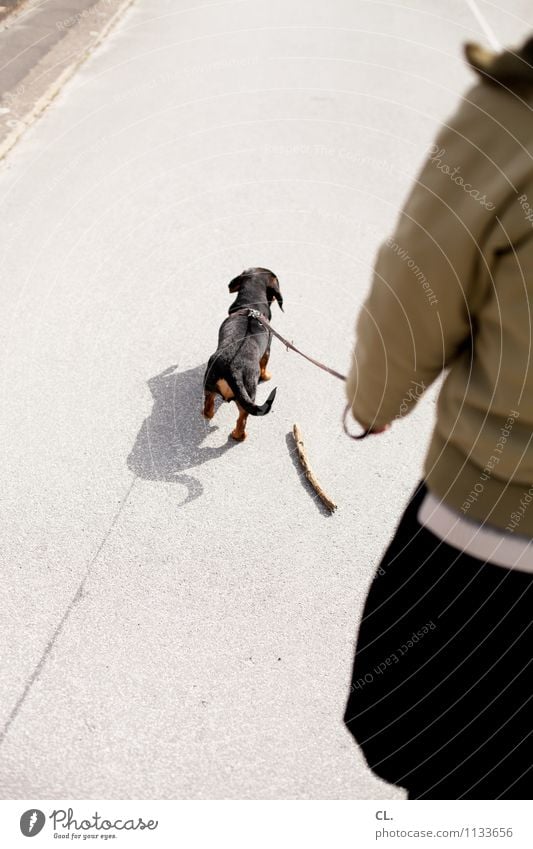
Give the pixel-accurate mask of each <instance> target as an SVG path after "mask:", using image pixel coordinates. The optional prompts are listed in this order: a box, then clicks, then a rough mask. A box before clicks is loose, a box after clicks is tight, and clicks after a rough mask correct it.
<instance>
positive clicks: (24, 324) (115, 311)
mask: <svg viewBox="0 0 533 849" xmlns="http://www.w3.org/2000/svg"><path fill="white" fill-rule="evenodd" d="M528 6H529V4H528V3H527V2H525V0H524V2H521V0H513V2H510V3H507V4H506V10H505V11H503V10H498V9H497V7H496V6H495V5H493V4H488V3H486V4H485V3H481V5H480V6H479V7H478V6H477V5H475V4H468V3H467V2H465V0H446V2H444V3H443V2H436V0H431V1H430V2H429V0H409V2H408V3H407V2H400V0H396V2H394V0H389V2H369V1H368V0H327V2H326V0H323V2H318V0H269V2H260V0H237V2H207V3H203V2H202V3H201V2H192V3H191V2H182V0H137V3H136V4H135V5H134V6H133V7H132V9H131V10H130V11H129V12H128V13H127V14H126V16H125V17H124V19H123V20H122V22H121V24H120V25H119V26H118V27H117V29H116V30H115V31H114V32H113V34H112V35H111V36H110V37H109V38H108V40H107V41H106V42H105V44H104V45H103V46H102V47H100V48H99V49H98V50H97V51H96V53H95V54H94V55H93V56H92V57H91V58H90V60H89V61H88V62H87V63H86V64H85V65H84V66H82V68H81V69H80V71H79V72H78V73H77V75H76V77H75V78H74V79H73V80H72V81H71V82H70V83H69V84H68V85H67V86H66V88H65V89H64V91H63V93H62V94H61V96H60V97H58V98H57V100H56V101H55V102H54V104H53V105H52V107H51V108H50V109H49V110H48V111H47V113H46V114H45V116H44V117H43V118H42V119H41V120H40V121H39V122H38V123H37V124H36V125H35V126H34V127H33V128H32V129H31V130H30V131H29V132H28V133H27V134H26V136H25V137H24V139H23V140H22V141H21V142H20V143H19V145H18V146H17V148H16V149H15V150H14V151H12V153H11V154H10V155H9V157H8V159H7V160H6V162H5V163H4V164H3V168H2V171H1V173H0V197H1V207H0V208H1V220H2V236H3V238H2V243H1V246H0V251H1V256H0V259H1V267H2V278H3V284H2V304H3V308H2V311H1V314H0V333H1V341H2V353H3V359H2V371H1V390H2V397H1V409H2V415H1V419H0V445H1V452H2V470H3V474H2V478H3V482H2V487H1V492H0V500H1V511H2V517H3V519H2V535H3V543H2V560H3V565H2V599H1V601H2V611H3V616H2V618H1V621H0V645H1V646H2V664H1V668H0V676H1V677H0V693H1V697H0V711H1V717H0V719H1V721H2V724H3V726H4V734H3V737H2V746H1V751H0V789H1V794H2V796H3V797H5V798H17V797H26V798H28V797H33V798H39V797H40V798H58V797H63V798H135V797H138V798H144V797H147V798H150V797H155V798H181V797H184V798H221V797H225V798H227V797H230V798H299V799H305V798H371V797H375V798H400V797H401V796H402V791H400V790H398V789H396V788H391V787H389V786H387V785H385V784H383V783H381V782H379V781H378V780H376V779H375V778H374V777H373V776H372V775H371V774H370V773H369V771H368V769H367V768H366V766H365V764H364V762H363V759H362V757H361V756H360V755H359V753H358V751H357V749H356V748H355V746H354V745H353V744H352V742H351V739H350V738H349V736H348V735H347V733H346V732H345V731H344V729H343V726H342V723H341V715H342V711H343V704H344V700H345V695H346V688H347V683H348V678H349V671H350V664H351V658H352V651H353V641H354V637H355V633H356V627H357V621H358V617H359V616H360V612H361V607H362V603H363V600H364V596H365V592H366V590H367V587H368V585H369V582H370V580H371V576H372V571H373V568H374V567H375V565H376V562H377V559H378V557H379V555H380V552H381V551H382V549H383V547H384V546H385V544H386V541H387V540H388V538H389V536H390V534H391V532H392V530H393V527H394V524H395V521H396V519H397V517H398V516H399V514H400V511H401V509H402V506H403V505H404V504H405V501H406V499H407V497H408V494H409V492H410V490H411V489H412V487H413V485H414V484H415V482H416V481H417V479H418V478H419V476H420V470H421V463H422V458H423V451H424V444H425V441H426V438H427V436H428V434H429V431H430V428H431V423H432V418H433V409H434V400H433V397H432V396H431V395H430V396H429V397H427V398H426V399H425V400H424V402H423V403H422V404H421V405H420V408H419V409H418V411H417V412H416V413H415V414H414V415H413V416H411V417H410V418H409V419H408V420H406V421H404V422H402V423H401V424H397V425H395V427H394V428H393V430H392V431H391V432H390V433H388V434H387V435H385V436H383V437H380V438H375V439H372V440H369V441H368V442H366V443H364V444H355V443H353V444H352V443H350V442H349V440H347V439H346V438H345V437H344V436H343V435H342V432H341V428H340V424H339V417H340V411H341V408H342V405H343V394H342V386H341V385H340V384H338V383H337V382H336V381H334V380H333V379H332V378H330V377H328V376H327V375H323V374H321V373H320V372H318V371H316V370H315V369H313V368H312V367H311V366H309V365H307V364H306V363H305V362H304V361H302V360H300V359H298V358H297V357H296V356H295V355H294V354H292V353H287V352H285V351H284V349H283V348H282V347H281V346H280V345H278V344H277V343H275V347H274V353H273V358H272V371H273V374H274V383H275V384H276V385H277V386H278V397H277V399H276V402H275V406H274V409H273V412H272V414H271V415H270V416H268V417H267V418H265V419H262V420H254V421H251V422H250V428H249V431H250V434H249V439H248V441H247V442H246V443H245V444H242V445H235V444H228V442H227V437H228V433H229V430H230V429H231V427H232V426H233V422H234V419H235V414H234V410H233V405H226V406H225V407H224V408H223V409H221V410H220V412H219V414H218V415H217V417H216V418H215V419H214V421H213V423H212V425H206V423H205V422H204V421H203V420H202V419H201V418H200V404H201V373H202V366H203V364H204V363H205V362H206V360H207V358H208V356H209V355H210V353H211V352H212V350H213V349H214V347H215V341H216V333H217V328H218V325H219V323H220V321H221V320H222V317H223V316H224V314H225V311H226V310H227V307H228V304H229V297H228V293H227V282H228V280H229V279H230V278H231V277H233V276H234V275H235V274H236V273H238V272H239V271H240V270H241V269H242V268H245V267H247V266H250V265H265V266H267V267H270V268H272V269H274V270H275V271H276V273H277V274H278V276H279V279H280V281H281V285H282V289H283V294H284V297H285V304H286V312H285V314H284V315H282V314H281V313H279V314H278V313H275V323H276V326H277V327H278V328H279V330H280V331H281V332H285V333H286V334H288V335H289V336H290V337H291V338H293V339H294V340H295V342H297V343H299V344H301V346H303V347H304V348H306V349H307V350H309V351H310V352H312V353H314V355H315V356H318V357H320V358H324V359H326V360H327V361H328V362H329V363H330V364H331V365H332V366H333V367H336V368H338V369H340V370H343V369H346V368H347V366H348V360H349V350H350V345H351V339H352V327H353V319H354V316H355V313H356V311H357V309H358V307H359V306H360V304H361V301H362V298H363V297H364V294H365V291H366V289H367V286H368V281H369V273H370V267H371V262H372V258H373V255H374V253H375V250H376V247H377V245H378V243H379V241H380V240H381V239H382V238H383V237H384V236H385V235H386V234H387V232H388V231H389V230H390V228H391V227H392V225H393V222H394V219H395V215H396V213H397V210H398V206H399V204H400V203H401V201H402V199H403V198H404V196H405V193H406V191H407V190H408V186H409V183H410V180H411V179H412V177H413V175H414V174H415V173H416V170H417V168H418V165H419V163H420V161H421V158H422V157H423V155H424V152H425V150H426V149H427V147H428V145H429V143H430V142H431V140H432V137H433V136H434V133H435V131H436V128H437V127H438V125H439V123H440V122H441V121H442V120H443V119H445V117H446V115H447V114H448V113H449V112H450V111H451V109H452V108H453V107H454V104H455V102H456V100H457V97H458V96H459V94H460V93H461V92H462V91H464V89H465V87H466V86H467V85H468V84H469V82H470V80H471V76H470V74H469V73H468V71H467V70H466V68H465V66H464V64H463V61H462V58H461V43H462V42H464V41H465V40H468V39H477V40H486V39H487V38H488V37H490V36H491V32H492V33H493V34H494V35H495V36H496V37H497V38H498V39H499V40H501V41H502V42H505V41H508V40H514V39H516V38H518V37H520V36H521V35H522V34H523V33H525V32H527V31H528V29H529V28H530V27H531V23H532V18H533V15H532V13H531V9H530V8H529V9H528ZM478 8H479V9H481V11H482V17H481V18H480V17H479V15H477V16H476V14H475V12H476V10H477V9H478ZM487 22H488V26H489V27H490V28H491V29H490V30H487V28H486V25H487ZM484 26H485V30H484V29H483V27H484ZM266 390H267V387H264V388H263V389H261V390H260V397H263V394H264V395H266V394H267V391H266ZM294 421H298V422H299V423H300V425H301V428H302V430H303V433H304V436H305V438H306V442H307V445H308V449H309V452H310V455H311V458H312V461H313V465H314V467H315V469H316V471H317V473H318V475H319V477H320V478H321V480H322V481H323V483H324V486H325V487H326V489H327V490H328V491H329V492H330V493H331V494H332V496H333V497H334V498H335V499H336V500H337V502H338V504H339V505H340V507H339V510H338V513H337V514H336V515H335V516H332V517H327V516H325V515H324V514H323V513H322V512H321V510H320V509H319V508H318V507H317V504H316V502H315V501H314V500H313V498H312V497H311V495H310V493H309V492H308V490H307V489H306V488H305V486H304V485H303V482H302V480H301V477H300V476H299V474H298V471H297V469H296V468H295V465H294V453H293V449H292V446H291V445H290V440H289V441H287V434H289V432H290V430H291V427H292V424H293V422H294ZM408 636H409V635H407V634H406V638H407V637H408Z"/></svg>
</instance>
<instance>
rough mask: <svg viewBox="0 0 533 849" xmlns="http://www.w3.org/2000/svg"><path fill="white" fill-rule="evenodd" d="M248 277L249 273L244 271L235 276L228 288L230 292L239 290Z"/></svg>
mask: <svg viewBox="0 0 533 849" xmlns="http://www.w3.org/2000/svg"><path fill="white" fill-rule="evenodd" d="M246 277H247V275H246V272H244V271H243V272H242V273H241V274H239V276H238V277H234V278H233V280H232V281H231V283H230V284H229V286H228V289H229V290H230V292H238V291H239V289H240V288H241V286H242V284H243V283H244V281H245V280H246Z"/></svg>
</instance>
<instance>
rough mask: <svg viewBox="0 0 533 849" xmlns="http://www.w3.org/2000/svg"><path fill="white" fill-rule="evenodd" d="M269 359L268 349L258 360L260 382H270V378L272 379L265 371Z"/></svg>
mask: <svg viewBox="0 0 533 849" xmlns="http://www.w3.org/2000/svg"><path fill="white" fill-rule="evenodd" d="M269 357H270V348H268V349H267V350H266V351H265V353H264V354H263V356H262V357H261V359H260V360H259V368H260V369H261V373H260V375H259V376H260V378H261V380H270V378H271V377H272V375H271V374H270V372H268V371H267V370H266V368H267V365H268V360H269Z"/></svg>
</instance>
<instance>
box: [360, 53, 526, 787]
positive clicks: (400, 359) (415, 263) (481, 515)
mask: <svg viewBox="0 0 533 849" xmlns="http://www.w3.org/2000/svg"><path fill="white" fill-rule="evenodd" d="M466 55H467V59H468V61H469V63H470V65H471V67H472V68H473V69H474V71H475V72H476V74H477V75H478V82H477V84H476V85H475V86H474V87H473V88H472V89H471V90H470V91H469V92H468V93H467V94H466V95H465V97H464V98H463V100H462V102H461V105H460V107H459V109H458V111H457V112H456V114H455V115H454V116H453V117H452V118H451V119H450V120H449V121H448V122H447V123H446V124H445V125H444V127H443V128H442V130H441V131H440V133H439V135H438V136H437V139H436V141H435V143H434V145H432V147H431V149H430V151H429V154H428V157H427V161H426V162H425V164H424V166H423V169H422V172H421V173H420V175H419V177H418V179H417V180H416V182H415V185H414V188H413V190H412V191H411V194H410V196H409V198H408V200H407V202H406V204H405V207H404V208H403V210H402V212H401V214H400V216H399V220H398V224H397V227H396V230H395V232H394V234H393V235H392V236H391V237H390V238H388V239H387V241H386V242H385V243H384V244H383V246H382V247H381V249H380V251H379V253H378V257H377V259H376V263H375V269H374V276H373V283H372V287H371V291H370V294H369V296H368V298H367V300H366V303H365V305H364V307H363V309H362V311H361V313H360V315H359V318H358V321H357V328H356V344H355V348H354V354H353V361H352V366H351V370H350V373H349V376H348V381H347V395H348V402H349V406H350V409H351V413H352V415H353V417H354V418H355V419H356V420H357V421H358V422H359V423H360V424H361V425H362V426H363V427H364V428H365V430H368V431H370V432H375V433H378V432H381V431H382V430H384V429H386V428H387V427H388V426H389V425H390V424H391V423H392V422H393V421H394V419H395V418H397V417H399V416H402V415H405V414H407V413H408V412H409V410H410V409H412V407H413V406H414V404H416V402H417V400H418V398H419V397H420V395H421V394H422V392H423V390H425V389H426V388H427V387H428V386H430V384H431V383H432V382H433V381H434V380H435V379H436V378H437V377H438V376H439V375H441V373H442V372H443V371H444V372H445V375H444V381H443V385H442V388H441V390H440V394H439V398H438V405H437V417H436V424H435V428H434V432H433V436H432V439H431V443H430V447H429V451H428V453H427V456H426V460H425V467H424V478H423V481H422V482H421V483H420V484H419V486H418V487H417V489H416V491H415V493H414V495H413V497H412V499H411V501H410V503H409V505H408V507H407V510H406V512H405V513H404V515H403V518H402V519H401V522H400V524H399V527H398V529H397V531H396V534H395V536H394V539H393V540H392V542H391V544H390V546H389V548H388V550H387V552H386V554H385V556H384V558H383V560H382V562H381V564H380V566H379V568H378V569H377V572H376V574H375V577H374V580H373V583H372V586H371V589H370V592H369V595H368V598H367V601H366V605H365V609H364V614H363V618H362V622H361V626H360V630H359V636H358V641H357V648H356V655H355V661H354V669H353V677H352V683H351V688H350V695H349V699H348V704H347V708H346V714H345V723H346V725H347V727H348V729H349V731H350V732H351V733H352V734H353V736H354V737H355V739H356V740H357V742H358V743H359V745H360V746H361V748H362V750H363V753H364V755H365V757H366V759H367V762H368V764H369V766H370V767H371V769H372V770H373V771H374V772H375V773H376V774H377V775H379V776H380V777H382V778H383V779H385V780H386V781H389V782H391V783H394V784H396V785H399V786H401V787H405V788H407V790H408V792H409V797H410V798H420V799H431V798H434V799H438V798H441V799H476V798H479V799H492V798H494V799H496V798H508V799H512V798H529V796H530V795H531V782H532V780H533V628H532V623H533V589H532V586H533V542H532V540H533V444H532V440H533V369H532V368H531V359H532V356H533V345H532V341H533V330H532V328H533V321H532V310H531V305H532V303H533V38H531V39H529V40H528V41H527V42H526V43H525V45H523V47H522V48H520V49H519V50H516V51H512V50H506V51H504V52H503V53H500V54H493V53H490V52H489V51H486V50H484V49H482V48H480V47H478V46H476V45H472V44H469V45H467V47H466Z"/></svg>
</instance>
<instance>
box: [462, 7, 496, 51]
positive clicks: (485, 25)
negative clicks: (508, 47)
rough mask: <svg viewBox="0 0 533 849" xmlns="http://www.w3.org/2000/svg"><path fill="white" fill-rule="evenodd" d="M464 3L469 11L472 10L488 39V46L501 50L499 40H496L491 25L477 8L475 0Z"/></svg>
mask: <svg viewBox="0 0 533 849" xmlns="http://www.w3.org/2000/svg"><path fill="white" fill-rule="evenodd" d="M466 5H467V6H468V7H469V8H470V11H471V12H472V14H473V15H474V17H475V18H476V20H477V22H478V24H479V25H480V27H481V29H482V30H483V32H484V33H485V35H486V36H487V40H488V42H489V44H490V46H491V47H493V48H494V49H495V50H501V49H502V46H501V44H500V42H499V41H498V39H497V38H496V36H495V34H494V30H493V29H492V27H491V25H490V24H489V22H488V21H487V19H486V17H485V15H484V14H483V12H482V11H481V9H480V8H479V6H478V4H477V2H476V0H466Z"/></svg>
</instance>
